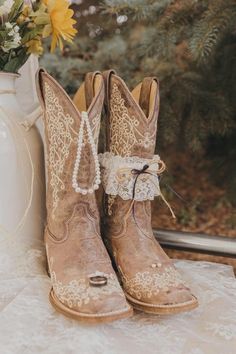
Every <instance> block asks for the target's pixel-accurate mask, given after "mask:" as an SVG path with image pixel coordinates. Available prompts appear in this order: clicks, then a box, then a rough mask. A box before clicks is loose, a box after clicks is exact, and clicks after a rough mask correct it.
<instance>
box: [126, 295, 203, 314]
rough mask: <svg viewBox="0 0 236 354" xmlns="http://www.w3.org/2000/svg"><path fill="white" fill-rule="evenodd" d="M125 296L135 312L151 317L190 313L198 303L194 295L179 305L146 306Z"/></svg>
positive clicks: (146, 304)
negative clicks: (144, 313) (150, 315)
mask: <svg viewBox="0 0 236 354" xmlns="http://www.w3.org/2000/svg"><path fill="white" fill-rule="evenodd" d="M125 296H126V298H127V300H128V301H129V303H130V304H131V305H132V306H133V308H134V309H135V310H138V311H142V312H146V313H149V314H153V315H171V314H177V313H181V312H186V311H191V310H193V309H195V308H196V307H198V301H197V298H196V297H195V296H194V295H192V300H190V301H187V302H183V303H181V304H173V305H154V304H148V303H145V302H141V301H139V300H137V299H135V298H133V297H132V296H130V295H129V294H127V293H125Z"/></svg>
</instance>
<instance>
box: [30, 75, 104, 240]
mask: <svg viewBox="0 0 236 354" xmlns="http://www.w3.org/2000/svg"><path fill="white" fill-rule="evenodd" d="M36 82H37V84H38V95H39V99H40V102H41V105H42V107H43V109H44V127H45V142H46V151H45V152H46V167H47V224H48V227H49V229H50V231H51V232H52V234H54V235H57V238H58V239H61V238H63V237H64V235H65V232H66V221H67V220H68V219H69V218H70V217H71V216H72V214H73V211H74V208H75V206H76V205H77V208H78V205H79V204H80V203H82V204H83V205H84V207H85V209H86V210H88V211H89V212H90V213H91V214H95V215H96V216H98V212H97V206H96V199H95V195H94V193H88V194H86V195H83V194H81V193H76V191H75V187H73V174H74V175H75V179H76V181H77V183H78V184H79V185H80V187H81V188H82V189H89V188H90V187H91V186H93V184H94V182H95V176H96V165H95V158H94V154H93V151H92V146H91V144H90V141H89V134H88V130H87V129H86V124H85V126H84V129H83V141H82V150H81V152H80V163H79V171H77V172H78V173H77V174H75V166H76V161H78V135H79V132H80V128H81V122H82V113H81V112H82V111H85V112H87V118H88V122H89V126H90V128H91V131H92V137H93V142H94V145H95V149H96V150H97V143H98V135H99V129H100V117H101V111H102V106H103V101H104V83H103V79H102V76H101V74H99V73H97V72H96V73H89V74H87V76H86V79H85V83H84V84H83V85H82V86H81V88H80V89H79V90H78V91H77V93H76V95H75V97H74V102H73V101H71V99H70V97H69V96H68V95H67V94H66V92H65V91H64V90H63V89H62V88H61V86H60V85H59V84H58V83H57V82H56V81H55V80H54V79H53V78H52V77H51V76H50V75H49V74H47V73H46V72H45V71H44V70H42V69H41V70H40V71H39V72H38V74H37V80H36Z"/></svg>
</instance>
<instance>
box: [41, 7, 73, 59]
mask: <svg viewBox="0 0 236 354" xmlns="http://www.w3.org/2000/svg"><path fill="white" fill-rule="evenodd" d="M43 3H44V4H45V5H46V7H47V11H48V13H49V16H50V22H51V23H50V24H49V25H46V26H45V28H44V32H43V36H44V37H48V36H50V35H51V36H52V42H51V52H53V51H54V50H55V48H56V46H57V45H59V47H60V48H61V49H62V48H63V40H65V41H68V42H71V41H72V39H73V37H74V35H75V34H76V33H77V31H76V29H75V28H73V25H74V24H75V23H76V21H75V20H73V18H72V16H73V14H74V11H73V10H71V9H69V5H70V4H69V2H68V1H67V0H43Z"/></svg>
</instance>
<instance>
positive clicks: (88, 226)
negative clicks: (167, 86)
mask: <svg viewBox="0 0 236 354" xmlns="http://www.w3.org/2000/svg"><path fill="white" fill-rule="evenodd" d="M36 81H37V87H38V95H39V99H40V103H41V105H42V107H43V110H44V126H45V139H46V166H47V226H46V229H45V244H46V252H47V260H48V266H49V273H50V276H51V281H52V289H51V291H50V296H49V297H50V301H51V303H52V305H53V306H54V307H55V308H56V309H57V310H58V311H59V312H61V313H63V314H64V315H67V316H70V317H72V318H76V319H78V320H82V321H86V322H91V323H97V322H108V321H113V320H116V319H121V318H126V317H129V316H131V315H132V313H133V308H135V309H138V310H142V311H144V312H148V313H155V314H169V313H176V312H181V311H186V310H190V309H193V308H195V307H196V306H197V299H196V298H195V297H194V296H193V295H192V294H191V292H190V290H189V288H188V287H187V286H186V285H185V284H184V282H183V280H182V278H181V276H180V275H179V273H178V272H177V270H176V269H175V267H174V265H173V263H172V262H171V260H170V259H169V258H168V257H167V255H166V254H165V252H164V251H163V250H162V248H161V247H160V246H159V244H158V243H157V241H156V240H155V238H154V236H153V232H152V227H151V205H150V203H151V200H152V199H153V198H154V197H155V196H156V195H161V192H160V188H159V179H158V177H159V174H160V173H161V172H162V171H163V169H164V164H163V162H162V161H161V160H160V158H159V156H158V155H154V149H155V141H156V130H157V118H158V110H159V88H158V82H157V80H156V79H155V78H146V79H144V80H143V82H142V83H141V84H140V85H138V86H137V87H136V88H135V89H134V90H133V91H132V92H130V91H129V90H128V88H127V86H126V85H125V83H124V81H122V80H121V78H120V77H118V76H117V75H116V74H115V72H113V71H108V72H105V73H104V74H103V75H102V74H101V73H100V72H94V73H89V74H87V75H86V78H85V82H84V83H83V84H82V86H81V87H80V88H79V90H78V91H77V93H76V95H75V97H74V99H73V101H72V100H71V99H70V98H69V96H68V95H67V94H66V93H65V91H64V90H63V89H62V88H61V86H60V85H59V84H58V83H57V82H56V81H55V80H54V79H53V78H52V77H51V76H50V75H49V74H47V73H46V71H44V70H43V69H40V70H39V71H38V74H37V78H36ZM104 106H105V108H106V119H107V120H106V127H107V136H106V145H107V147H106V152H105V153H104V154H99V155H98V153H97V146H98V139H99V131H100V120H101V113H102V109H103V107H104ZM101 182H102V185H103V188H104V190H105V203H106V204H105V205H106V207H105V209H106V213H105V216H104V218H103V222H102V230H103V238H104V240H103V239H102V237H101V233H100V215H99V214H100V213H99V209H98V203H97V199H96V195H95V191H96V190H97V189H98V188H99V185H100V183H101ZM103 241H104V243H105V244H106V246H107V249H108V250H109V253H110V256H109V254H108V252H107V249H106V247H105V246H104V243H103ZM111 259H112V261H113V265H114V268H115V269H116V271H117V274H116V272H115V270H114V268H113V265H112V262H111ZM117 277H118V278H119V280H118V278H117ZM120 284H121V285H120ZM122 288H123V289H122Z"/></svg>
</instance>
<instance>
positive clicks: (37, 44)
mask: <svg viewBox="0 0 236 354" xmlns="http://www.w3.org/2000/svg"><path fill="white" fill-rule="evenodd" d="M25 46H26V47H27V48H28V50H27V53H30V54H36V55H41V54H43V46H42V42H41V40H40V38H37V37H36V38H34V39H31V40H30V41H28V42H26V43H25Z"/></svg>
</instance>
